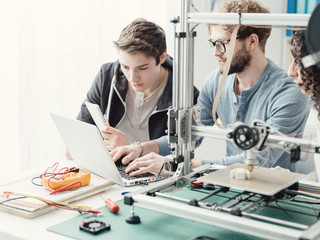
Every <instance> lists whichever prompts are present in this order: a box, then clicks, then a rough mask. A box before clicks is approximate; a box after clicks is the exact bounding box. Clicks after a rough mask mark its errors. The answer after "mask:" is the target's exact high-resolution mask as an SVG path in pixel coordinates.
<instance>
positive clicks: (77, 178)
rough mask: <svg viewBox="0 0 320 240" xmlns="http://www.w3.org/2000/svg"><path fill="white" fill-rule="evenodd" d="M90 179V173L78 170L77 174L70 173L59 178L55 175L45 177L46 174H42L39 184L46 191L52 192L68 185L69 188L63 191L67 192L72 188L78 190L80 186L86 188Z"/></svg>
mask: <svg viewBox="0 0 320 240" xmlns="http://www.w3.org/2000/svg"><path fill="white" fill-rule="evenodd" d="M47 175H49V174H47ZM90 179H91V176H90V172H88V171H85V170H83V169H80V170H79V171H78V172H72V171H70V172H68V173H66V174H63V175H61V176H59V175H57V174H53V175H49V176H46V174H44V175H42V177H41V183H42V185H43V186H44V187H45V188H46V189H47V190H49V191H50V192H52V191H54V190H57V189H60V188H62V189H63V187H65V186H67V185H69V187H67V188H66V189H63V190H69V189H72V188H79V187H81V186H86V185H88V184H89V183H90ZM72 183H78V184H72Z"/></svg>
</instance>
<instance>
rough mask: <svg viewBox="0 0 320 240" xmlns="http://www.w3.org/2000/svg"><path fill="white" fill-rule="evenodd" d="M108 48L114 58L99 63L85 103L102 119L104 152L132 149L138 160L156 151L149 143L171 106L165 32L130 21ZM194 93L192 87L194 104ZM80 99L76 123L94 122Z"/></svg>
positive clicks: (162, 133) (160, 130) (163, 125)
mask: <svg viewBox="0 0 320 240" xmlns="http://www.w3.org/2000/svg"><path fill="white" fill-rule="evenodd" d="M114 46H115V47H116V49H117V50H118V54H119V60H117V61H115V62H110V63H106V64H104V65H102V67H101V69H100V71H99V73H98V75H97V76H96V78H95V80H94V82H93V84H92V86H91V89H90V90H89V92H88V93H87V98H86V99H85V101H88V102H90V103H95V104H97V105H99V107H100V109H101V111H102V113H103V114H104V115H105V116H108V122H107V127H105V129H102V136H103V138H104V139H105V143H106V145H107V147H108V149H109V150H113V149H115V148H116V147H119V146H124V145H132V146H133V151H134V153H135V154H137V155H138V156H143V155H145V154H146V153H148V152H150V151H158V149H157V145H156V144H153V141H150V140H154V139H159V138H162V137H165V135H166V129H167V121H168V115H167V112H168V109H169V108H170V107H171V105H172V78H173V76H172V70H173V63H172V58H171V57H170V56H168V55H167V46H166V36H165V32H164V31H163V29H162V28H161V27H160V26H158V25H156V24H155V23H153V22H150V21H147V20H145V19H136V20H134V21H133V22H131V23H130V24H129V25H128V26H126V27H125V28H124V29H123V30H122V32H121V34H120V36H119V39H118V40H117V41H115V42H114ZM112 79H114V85H112ZM110 94H112V98H111V99H110ZM198 95H199V91H198V90H197V89H196V88H194V103H196V99H197V97H198ZM85 101H84V102H83V104H82V106H81V110H80V113H79V114H78V117H77V119H78V120H81V121H84V122H87V123H90V124H94V121H93V119H92V117H91V115H90V113H89V111H88V109H87V107H86V106H85ZM108 110H109V112H108ZM154 148H155V149H154ZM66 155H68V153H67V154H66ZM67 157H68V156H67ZM68 158H71V156H69V157H68Z"/></svg>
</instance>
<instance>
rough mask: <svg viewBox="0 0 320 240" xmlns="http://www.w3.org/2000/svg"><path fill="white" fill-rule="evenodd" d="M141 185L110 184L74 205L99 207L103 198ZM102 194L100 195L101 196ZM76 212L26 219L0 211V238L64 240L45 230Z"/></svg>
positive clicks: (115, 198)
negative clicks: (99, 192)
mask: <svg viewBox="0 0 320 240" xmlns="http://www.w3.org/2000/svg"><path fill="white" fill-rule="evenodd" d="M139 188H141V186H133V187H121V186H119V185H112V186H110V187H108V188H107V189H106V190H105V191H104V192H102V193H101V194H96V195H94V196H91V197H88V198H85V199H82V200H80V201H76V202H73V203H72V204H76V205H86V206H90V207H91V208H94V209H95V208H99V207H101V206H103V205H104V200H103V198H110V199H112V200H114V201H118V200H120V199H122V198H123V196H122V195H121V193H122V192H125V191H135V190H138V189H139ZM101 195H102V197H101ZM78 215H79V213H78V212H74V211H68V210H61V209H56V210H53V211H51V212H48V213H45V214H43V215H41V216H38V217H35V218H33V219H26V218H22V217H19V216H15V215H12V214H8V213H5V212H0V222H1V223H2V224H0V239H8V240H20V239H32V240H34V239H55V240H65V239H70V238H68V237H65V236H62V235H58V234H55V233H52V232H49V231H47V230H46V229H47V228H48V227H50V226H52V225H55V224H58V223H60V222H62V221H65V220H68V219H70V218H73V217H76V216H78Z"/></svg>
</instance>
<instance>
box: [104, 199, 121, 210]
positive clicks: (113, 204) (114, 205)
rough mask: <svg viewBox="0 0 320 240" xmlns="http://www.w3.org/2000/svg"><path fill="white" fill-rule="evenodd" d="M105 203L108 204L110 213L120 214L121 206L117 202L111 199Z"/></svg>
mask: <svg viewBox="0 0 320 240" xmlns="http://www.w3.org/2000/svg"><path fill="white" fill-rule="evenodd" d="M104 202H105V203H106V205H107V207H108V209H109V210H110V212H112V213H117V212H119V205H118V204H117V203H116V202H114V201H112V200H111V199H110V198H108V199H106V200H105V201H104Z"/></svg>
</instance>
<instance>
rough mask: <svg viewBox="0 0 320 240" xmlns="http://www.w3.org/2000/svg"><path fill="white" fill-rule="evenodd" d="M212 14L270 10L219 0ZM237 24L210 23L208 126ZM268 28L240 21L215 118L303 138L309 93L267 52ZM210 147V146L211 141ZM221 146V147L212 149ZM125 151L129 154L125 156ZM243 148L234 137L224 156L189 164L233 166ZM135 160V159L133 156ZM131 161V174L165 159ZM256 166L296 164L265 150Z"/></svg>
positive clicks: (202, 100)
mask: <svg viewBox="0 0 320 240" xmlns="http://www.w3.org/2000/svg"><path fill="white" fill-rule="evenodd" d="M214 12H216V13H240V12H241V13H269V11H268V10H267V9H266V8H264V7H263V6H262V5H261V4H260V3H258V2H257V1H254V0H231V1H222V2H220V3H219V4H217V5H216V6H215V9H214ZM235 27H236V26H234V25H221V24H220V25H219V24H209V25H208V30H209V34H210V39H209V45H210V46H211V47H212V48H213V54H214V56H215V57H217V60H218V61H219V64H220V67H219V68H218V69H216V70H215V71H213V72H212V73H211V74H210V75H209V77H208V78H207V80H206V81H205V83H204V85H203V86H202V89H201V92H200V95H199V98H198V106H200V107H201V122H202V123H203V124H204V125H207V126H213V125H214V124H215V121H214V118H213V116H212V112H213V111H212V109H213V104H214V99H215V96H216V93H217V89H218V86H219V82H220V80H221V77H222V74H223V72H224V70H225V68H226V63H227V56H228V54H229V52H230V51H231V49H230V48H231V47H230V41H231V35H232V32H233V30H234V28H235ZM270 33H271V29H270V28H261V27H254V26H241V27H240V28H239V30H238V33H237V37H236V43H235V49H234V57H233V60H232V63H231V67H230V70H229V73H228V75H227V77H226V81H225V84H224V87H223V89H222V93H221V97H220V100H219V104H218V106H217V108H216V111H215V114H216V119H220V120H221V123H222V125H223V126H224V127H228V125H229V124H232V123H235V122H242V123H244V124H248V125H250V124H252V123H253V122H254V121H257V120H259V121H260V122H265V123H266V124H267V125H268V126H270V127H271V128H273V129H276V130H277V131H279V132H281V133H283V134H288V135H290V136H297V137H301V133H302V132H303V130H304V127H305V124H306V121H307V117H308V114H309V104H308V98H307V97H306V96H304V95H303V94H302V93H301V92H300V90H299V89H298V88H297V87H296V86H295V84H294V82H293V79H292V78H290V77H289V76H288V75H287V73H286V71H285V70H283V69H281V68H280V67H279V66H277V65H276V64H275V63H274V62H273V61H271V60H270V59H268V58H266V56H265V45H266V42H267V39H268V37H269V36H270ZM157 143H158V145H159V149H160V153H161V155H165V153H167V154H169V152H170V149H169V148H168V143H167V142H160V141H158V142H157ZM212 149H214V146H212ZM118 150H119V151H115V152H113V154H114V156H115V157H116V158H118V157H120V155H121V154H123V153H125V155H126V152H125V150H124V149H118ZM216 151H219V149H216ZM127 156H128V155H127ZM245 157H246V156H245V152H244V151H243V150H241V149H239V148H237V147H236V146H234V145H233V143H232V142H229V141H228V142H227V154H226V156H225V157H222V158H220V159H215V160H209V161H208V160H199V159H193V160H192V163H191V168H193V167H197V166H200V165H201V164H205V163H208V162H209V163H216V164H221V165H226V166H228V165H232V164H234V163H238V162H240V163H243V162H244V160H245ZM134 159H135V160H134ZM131 160H134V161H133V162H132V163H130V165H129V167H128V168H127V172H130V171H132V170H134V169H136V168H140V170H139V171H137V172H135V173H132V175H135V174H140V173H143V172H147V171H152V172H157V171H159V169H160V167H161V166H162V164H163V162H164V158H163V157H161V156H159V155H157V154H155V153H151V154H149V155H146V156H143V157H141V158H137V159H136V157H135V156H132V155H131V156H130V157H125V158H124V159H123V162H124V163H128V162H129V161H131ZM257 161H258V165H261V166H264V167H275V166H280V167H283V168H287V169H289V170H291V171H295V170H296V168H295V164H293V163H291V161H290V154H289V153H288V152H286V151H284V150H280V149H274V148H271V149H268V150H267V151H263V152H260V153H259V154H258V156H257Z"/></svg>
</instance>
